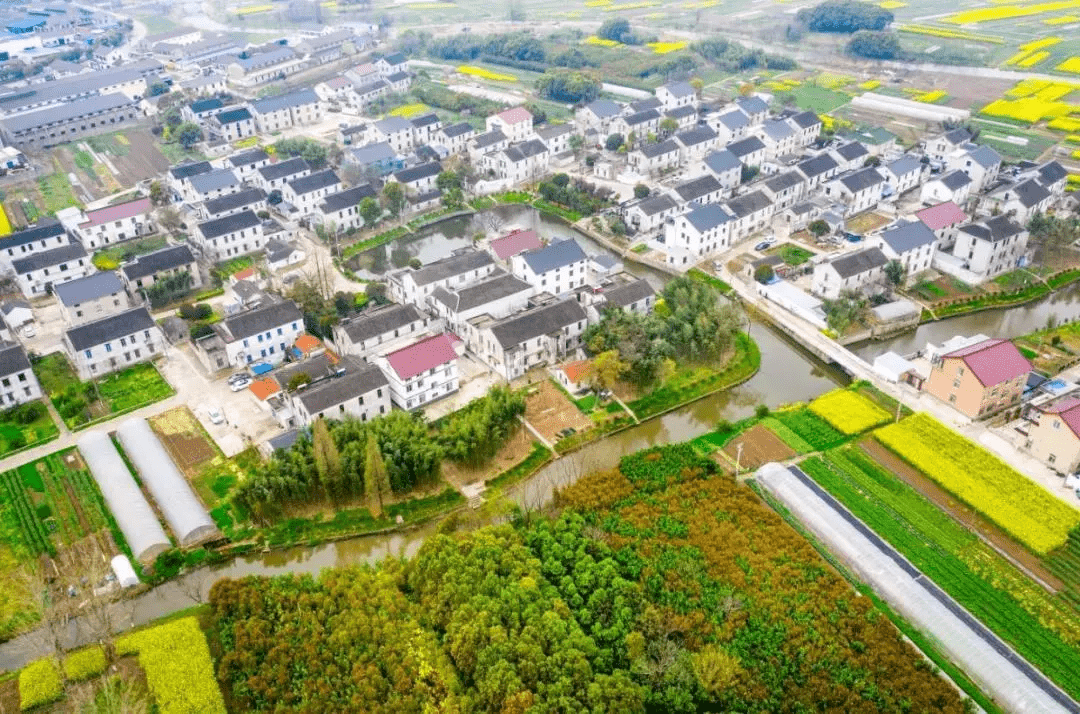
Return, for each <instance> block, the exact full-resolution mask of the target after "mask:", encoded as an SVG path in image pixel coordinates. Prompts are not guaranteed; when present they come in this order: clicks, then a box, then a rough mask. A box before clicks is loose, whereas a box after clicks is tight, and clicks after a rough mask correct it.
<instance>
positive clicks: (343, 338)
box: [333, 303, 441, 357]
mask: <svg viewBox="0 0 1080 714" xmlns="http://www.w3.org/2000/svg"><path fill="white" fill-rule="evenodd" d="M438 329H441V325H440V324H439V322H438V321H437V320H433V319H432V318H430V317H429V316H428V315H427V314H426V313H424V312H422V311H421V310H419V309H417V307H416V306H415V305H399V304H397V303H391V304H389V305H382V306H380V307H377V308H375V309H374V310H365V311H364V312H362V313H361V314H359V315H357V316H355V317H351V318H348V319H346V320H342V321H341V322H339V323H338V324H336V325H334V328H333V331H334V345H335V347H336V348H337V349H338V350H340V351H341V352H343V353H345V354H349V355H354V356H356V357H367V356H368V355H370V354H372V353H374V352H378V351H385V348H386V346H387V345H392V344H397V343H399V342H401V340H403V339H411V340H415V339H416V338H417V337H419V336H420V335H423V334H426V333H429V332H431V331H433V330H438Z"/></svg>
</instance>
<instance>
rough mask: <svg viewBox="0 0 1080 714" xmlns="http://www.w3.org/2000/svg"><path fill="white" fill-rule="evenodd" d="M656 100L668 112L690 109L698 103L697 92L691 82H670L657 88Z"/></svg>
mask: <svg viewBox="0 0 1080 714" xmlns="http://www.w3.org/2000/svg"><path fill="white" fill-rule="evenodd" d="M656 98H657V99H659V100H660V103H661V104H663V106H664V109H667V110H671V109H675V108H676V107H689V106H693V105H694V104H696V103H697V91H695V89H694V87H693V86H692V85H691V84H690V83H689V82H669V83H667V84H663V85H661V86H659V87H657V88H656Z"/></svg>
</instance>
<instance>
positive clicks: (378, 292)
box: [364, 283, 387, 304]
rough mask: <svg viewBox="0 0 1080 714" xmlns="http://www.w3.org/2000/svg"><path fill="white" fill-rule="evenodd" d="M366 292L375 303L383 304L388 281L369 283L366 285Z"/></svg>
mask: <svg viewBox="0 0 1080 714" xmlns="http://www.w3.org/2000/svg"><path fill="white" fill-rule="evenodd" d="M364 294H365V295H367V297H368V300H371V301H372V302H373V303H376V304H382V303H385V302H386V301H387V300H386V283H368V284H367V285H365V286H364Z"/></svg>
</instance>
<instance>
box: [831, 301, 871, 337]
mask: <svg viewBox="0 0 1080 714" xmlns="http://www.w3.org/2000/svg"><path fill="white" fill-rule="evenodd" d="M821 307H822V309H823V310H824V311H825V321H826V323H828V325H829V327H830V328H831V329H832V330H833V331H834V332H836V334H838V335H842V334H844V332H846V331H847V329H848V328H849V327H851V326H852V325H853V324H854V323H855V322H856V321H857V320H859V319H860V318H861V317H862V316H863V314H864V312H865V311H866V299H865V298H864V297H863V296H862V295H860V294H859V293H856V292H852V291H847V292H844V293H841V295H840V297H838V298H836V299H835V300H824V301H823V302H822V304H821Z"/></svg>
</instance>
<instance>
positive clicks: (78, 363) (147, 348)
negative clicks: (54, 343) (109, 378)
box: [62, 307, 165, 380]
mask: <svg viewBox="0 0 1080 714" xmlns="http://www.w3.org/2000/svg"><path fill="white" fill-rule="evenodd" d="M62 341H63V344H64V348H65V350H66V352H67V354H68V358H69V359H70V360H71V363H72V364H73V365H74V366H75V371H76V372H77V373H78V375H79V378H80V379H84V380H87V379H95V378H98V377H101V376H102V375H105V374H109V373H110V372H115V371H116V370H118V369H124V368H125V367H130V366H131V365H133V364H135V363H137V362H146V361H148V360H151V359H154V358H155V357H157V356H158V355H160V354H162V353H163V352H164V351H165V336H164V334H163V333H162V332H161V328H160V327H158V324H157V323H156V322H154V318H153V317H151V316H150V312H149V310H147V309H146V308H145V307H135V308H131V309H130V310H125V311H124V312H120V313H116V314H114V315H109V316H107V317H103V318H100V319H98V320H94V321H92V322H87V323H83V324H81V325H77V326H75V327H71V328H68V329H67V330H65V331H64V334H63V340H62Z"/></svg>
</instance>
